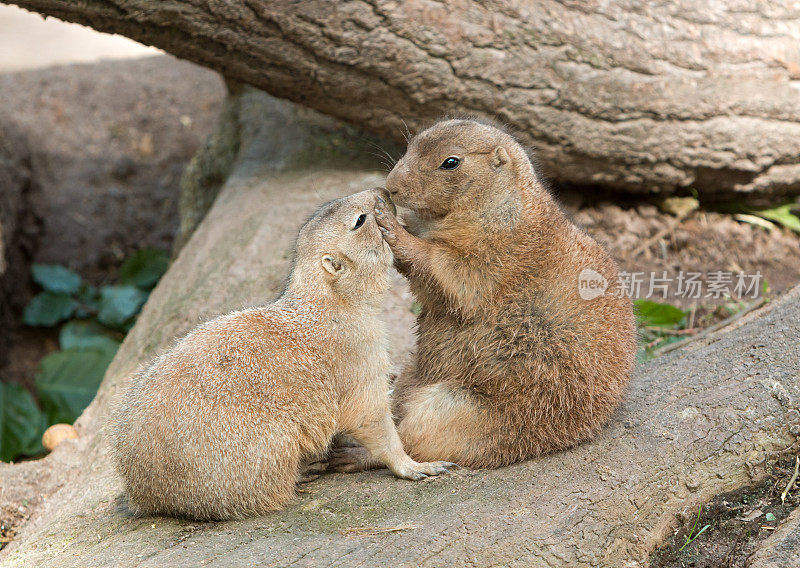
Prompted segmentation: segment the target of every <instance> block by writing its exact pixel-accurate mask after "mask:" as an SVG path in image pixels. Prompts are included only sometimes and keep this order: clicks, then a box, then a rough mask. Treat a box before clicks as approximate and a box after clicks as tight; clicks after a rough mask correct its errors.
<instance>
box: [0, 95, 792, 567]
mask: <svg viewBox="0 0 800 568" xmlns="http://www.w3.org/2000/svg"><path fill="white" fill-rule="evenodd" d="M247 96H250V97H255V98H256V100H255V101H251V102H250V103H248V104H247V105H246V106H247V108H249V109H250V111H248V112H256V113H259V114H262V116H263V113H264V112H267V111H269V112H273V113H277V114H274V115H273V118H274V120H272V119H271V120H270V121H268V122H270V123H271V124H273V125H275V126H276V127H280V131H281V132H282V133H283V134H284V136H285V138H286V140H290V141H292V143H291V148H290V149H289V150H286V152H288V153H283V154H280V153H279V152H272V153H270V152H265V148H272V149H274V150H277V148H276V147H275V146H274V135H271V134H272V131H273V128H267V129H264V130H263V131H261V132H260V133H259V132H257V133H254V134H253V135H252V136H245V137H243V138H242V139H241V140H242V142H241V145H240V157H239V159H238V161H237V164H236V166H235V168H234V172H233V175H232V177H231V178H230V179H229V181H228V182H227V184H226V185H225V187H224V188H223V190H222V192H221V193H220V195H219V196H218V198H217V199H216V201H215V203H214V205H213V207H212V208H211V210H210V212H209V214H208V215H207V216H206V218H205V219H204V220H203V221H202V223H201V224H200V226H199V227H198V229H197V230H196V231H195V233H194V234H193V235H192V237H191V238H190V239H189V241H188V243H187V244H186V245H185V247H184V248H183V249H182V250H181V253H180V255H179V256H178V258H177V259H176V260H175V262H174V263H173V265H172V267H171V268H170V270H169V272H168V273H167V275H166V276H165V277H164V279H163V280H162V281H161V283H159V285H158V287H157V288H156V290H155V291H154V293H153V295H152V296H151V299H150V300H149V301H148V303H147V305H146V306H145V308H144V311H143V312H142V315H141V316H140V318H139V320H138V322H137V324H136V326H135V327H134V329H133V330H132V331H131V333H130V334H129V335H128V337H127V338H126V340H125V343H124V344H123V346H122V348H121V350H120V352H119V354H118V355H117V357H116V358H115V360H114V362H113V363H112V365H111V367H110V368H109V370H108V372H107V375H106V378H105V381H104V383H103V385H102V387H101V389H100V392H99V393H98V396H97V398H96V399H95V401H94V402H93V403H92V405H91V406H90V407H89V408H88V409H87V410H86V412H85V413H84V415H83V416H82V417H81V418H80V420H79V421H78V423H77V427H78V429H79V431H80V433H81V438H80V440H78V441H77V442H74V443H73V442H67V443H65V444H64V445H63V446H61V447H59V448H58V449H57V450H56V451H55V452H54V453H53V454H52V455H50V456H49V457H47V458H46V459H44V460H40V461H38V462H28V463H22V464H18V465H0V479H2V480H3V485H4V486H5V487H17V488H18V489H17V490H16V492H10V493H9V492H4V493H0V506H2V507H6V508H8V509H14V510H16V509H17V508H18V507H20V506H22V505H24V506H28V507H32V508H33V509H34V512H33V516H32V517H31V518H30V520H29V521H28V522H27V523H26V524H25V525H23V526H22V527H21V528H20V531H19V535H18V537H17V539H16V540H15V541H14V542H12V543H11V544H10V545H9V546H8V547H7V549H5V550H3V551H2V552H0V563H2V565H3V566H4V567H8V568H10V567H17V566H19V567H28V566H48V567H53V568H55V567H62V566H80V567H83V566H93V567H100V566H143V567H157V566H164V567H167V566H170V567H171V566H183V565H185V566H197V565H209V566H224V567H237V566H251V565H263V566H289V565H292V566H356V565H364V566H430V567H435V566H467V565H469V566H498V565H503V566H559V567H560V566H575V567H584V566H586V567H588V566H593V567H598V566H599V567H609V568H611V567H613V568H621V567H640V566H645V565H646V563H647V557H648V554H649V552H650V551H651V550H652V549H653V548H654V546H656V545H657V544H658V543H659V542H661V540H662V539H663V537H664V536H665V535H666V534H667V533H668V532H669V531H670V529H671V528H672V527H674V525H675V522H676V521H675V515H676V513H679V512H681V511H688V510H696V507H697V504H698V503H701V502H704V501H706V500H707V499H709V498H710V497H711V496H713V495H715V494H717V493H720V492H723V491H727V490H731V489H733V488H737V487H740V486H742V485H745V484H748V483H749V482H750V481H751V480H752V476H757V475H758V474H759V471H761V468H760V466H759V464H763V463H764V461H765V460H766V459H768V458H769V457H770V456H773V455H775V454H776V453H778V452H781V451H783V450H785V449H786V448H789V447H791V446H792V444H796V442H797V440H796V434H797V432H798V431H800V413H798V408H797V405H798V401H800V380H798V377H800V361H798V357H797V344H798V341H800V288H796V289H795V290H793V291H792V292H790V293H789V294H787V295H786V296H785V297H784V298H783V299H782V300H779V301H778V302H776V303H774V304H772V305H770V306H769V307H768V308H767V309H766V310H764V311H762V313H761V314H760V317H749V318H748V320H747V321H743V322H742V323H741V325H740V326H739V327H737V328H736V329H734V330H731V331H729V332H727V333H723V334H717V335H715V336H713V337H711V338H708V339H706V340H704V341H703V342H699V341H698V342H696V343H695V344H694V345H693V346H692V347H691V348H689V349H685V350H679V351H676V352H674V353H671V354H669V355H667V356H664V357H662V358H660V359H658V360H656V361H654V362H652V363H650V364H648V365H645V366H643V367H641V368H640V369H639V370H638V372H637V375H636V377H635V380H634V381H633V383H632V386H631V390H630V393H629V395H628V398H627V401H626V402H625V404H624V406H623V408H622V409H621V410H620V411H619V412H618V413H617V415H616V416H615V418H614V419H613V421H612V423H611V424H610V425H609V427H608V428H607V429H606V431H605V432H604V433H603V434H602V435H601V436H600V437H599V438H598V439H596V440H595V441H593V442H591V443H588V444H584V445H582V446H580V447H578V448H575V449H573V450H570V451H567V452H561V453H558V454H554V455H550V456H546V457H544V458H541V459H536V460H531V461H528V462H525V463H522V464H518V465H515V466H512V467H507V468H503V469H499V470H494V471H461V472H457V473H454V474H453V475H449V476H445V477H442V478H440V479H434V480H430V481H427V482H421V483H411V482H406V481H402V480H397V479H394V478H393V477H391V476H390V475H388V474H387V473H386V472H385V471H384V472H369V473H364V474H353V475H341V474H336V475H326V476H323V477H322V478H321V479H320V480H318V481H316V482H314V483H312V484H309V485H306V486H303V488H302V493H301V494H300V495H299V497H298V500H297V502H296V503H295V504H293V505H291V506H290V507H289V508H288V509H287V510H286V511H283V512H280V513H277V514H274V515H270V516H266V517H262V518H258V519H252V520H248V521H242V522H230V523H192V522H186V521H179V520H172V519H164V518H144V519H134V518H130V517H129V516H127V515H126V513H125V512H124V509H123V508H122V507H121V506H120V502H121V487H120V482H119V479H118V478H117V477H116V475H115V474H114V472H113V469H112V468H111V465H110V460H109V456H108V452H107V449H106V437H105V435H104V433H103V424H104V421H105V417H106V415H107V409H108V404H109V400H110V399H111V398H112V397H113V395H114V393H115V392H116V391H117V389H118V386H119V385H120V384H121V383H122V382H123V381H125V380H126V378H127V377H128V376H129V375H130V374H131V373H132V372H133V371H134V370H135V369H136V367H137V366H138V365H140V364H142V363H143V362H145V361H147V360H148V359H150V358H151V357H152V356H153V355H154V354H156V353H157V352H158V351H159V350H160V349H163V348H164V347H166V346H168V345H169V344H170V343H171V341H172V340H173V338H174V337H176V336H178V335H180V334H182V333H184V332H186V331H187V330H188V329H190V328H191V327H193V326H194V325H196V324H197V323H198V322H199V321H201V320H203V319H205V318H207V317H210V316H213V315H215V314H218V313H221V312H224V311H226V310H230V309H234V308H238V307H240V306H242V305H245V304H250V303H252V302H258V301H265V300H268V299H269V298H271V297H272V296H273V295H274V294H275V293H276V292H277V290H278V289H279V287H280V285H281V282H282V279H283V277H284V275H285V273H286V271H287V269H288V252H289V249H290V247H291V244H292V239H293V235H294V231H295V230H296V228H297V227H298V226H299V224H300V223H301V222H302V220H303V218H304V217H305V216H306V215H307V214H308V213H309V212H310V211H311V210H313V209H314V207H316V206H317V205H318V204H319V202H320V201H322V200H323V199H327V198H330V197H333V196H336V195H341V194H347V193H351V192H353V191H357V190H360V189H363V188H366V187H370V186H371V185H373V184H376V183H380V182H381V181H382V177H381V176H380V175H379V174H377V173H375V172H370V171H366V170H353V169H348V170H335V169H317V170H314V169H309V168H308V167H306V166H304V167H303V168H300V169H298V168H297V166H298V165H299V164H306V163H307V157H308V156H309V155H313V156H317V155H320V154H321V153H322V148H329V149H330V148H335V149H336V152H335V153H336V155H338V156H340V157H342V158H344V162H346V163H348V164H349V163H351V157H350V152H349V151H346V150H345V151H342V150H341V148H342V147H343V146H344V147H346V146H347V145H348V142H347V140H348V138H347V137H346V136H342V135H341V134H340V133H337V131H336V130H330V129H328V128H327V127H326V126H324V124H322V123H317V124H315V125H314V126H313V127H312V128H310V129H308V128H306V127H305V126H298V125H300V124H302V123H301V121H300V119H299V115H298V114H297V113H300V112H302V111H297V110H289V111H287V110H286V107H283V106H282V105H279V104H277V103H275V102H274V101H270V100H269V99H262V100H260V102H259V101H258V95H256V94H254V93H251V94H249V95H247ZM281 109H283V110H281ZM280 113H283V115H280ZM246 115H247V112H245V114H244V115H241V116H246ZM287 123H288V125H287ZM321 124H322V125H321ZM325 140H327V141H328V142H324V141H325ZM332 141H333V142H332ZM358 144H361V141H360V139H357V142H356V147H355V148H356V149H357V148H358ZM270 145H272V146H270ZM351 148H353V147H351ZM260 156H261V157H263V156H272V158H274V159H276V160H277V161H274V160H270V159H268V160H267V161H266V162H265V161H264V159H263V158H260ZM335 162H336V160H331V163H333V164H335ZM265 172H271V173H268V174H267V173H265ZM410 303H411V298H410V297H409V296H408V293H407V290H406V289H405V287H404V285H403V283H402V280H401V279H400V278H399V277H397V279H396V280H395V283H394V287H393V291H392V294H391V295H390V301H389V306H388V308H387V312H386V314H387V318H389V320H390V322H391V325H390V329H391V330H392V341H391V344H392V346H393V357H394V360H395V361H399V360H400V359H401V358H402V356H403V354H405V353H407V352H408V350H409V349H410V346H411V345H412V338H411V320H412V315H411V314H410V311H409V307H410ZM26 484H27V485H26ZM19 488H22V489H21V490H20V489H19ZM797 521H798V516H797V515H795V516H794V520H793V521H791V522H792V523H794V524H787V525H786V527H787V528H785V529H782V530H781V531H780V532H779V534H777V535H776V537H775V539H774V542H773V545H772V547H771V549H770V550H764V551H763V555H762V558H763V559H766V560H764V562H765V563H764V564H761V566H762V567H766V566H780V565H781V564H769V563H768V561H769V558H771V556H770V553H775V551H778V552H780V549H781V546H784V545H785V543H786V542H787V539H791V538H795V537H796V535H797V531H798V530H799V529H798V522H797ZM390 528H402V529H403V530H397V531H396V532H383V533H381V532H380V529H390ZM351 529H361V530H356V531H353V530H351ZM376 529H377V532H375V531H376ZM370 531H373V532H370ZM791 531H794V537H793V536H792V532H791ZM781 539H782V540H781ZM790 552H791V549H790Z"/></svg>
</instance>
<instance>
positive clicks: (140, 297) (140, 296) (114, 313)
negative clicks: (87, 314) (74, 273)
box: [97, 286, 147, 329]
mask: <svg viewBox="0 0 800 568" xmlns="http://www.w3.org/2000/svg"><path fill="white" fill-rule="evenodd" d="M145 300H147V293H146V292H142V291H141V290H139V289H138V288H136V287H135V286H104V287H103V289H102V290H100V313H98V314H97V319H98V321H99V322H100V323H102V324H103V325H107V326H109V327H113V328H123V329H124V328H125V323H126V322H127V321H128V320H129V319H131V318H132V317H133V316H135V315H136V314H137V313H139V310H140V309H141V308H142V304H144V302H145Z"/></svg>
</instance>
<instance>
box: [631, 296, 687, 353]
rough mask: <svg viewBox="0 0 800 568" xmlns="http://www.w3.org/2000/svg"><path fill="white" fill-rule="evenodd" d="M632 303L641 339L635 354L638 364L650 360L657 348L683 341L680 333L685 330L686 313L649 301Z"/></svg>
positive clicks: (671, 306)
mask: <svg viewBox="0 0 800 568" xmlns="http://www.w3.org/2000/svg"><path fill="white" fill-rule="evenodd" d="M633 303H634V307H635V310H636V323H637V325H638V326H639V337H640V339H641V342H640V344H639V349H638V351H637V354H636V357H637V359H638V360H639V361H640V362H644V361H649V360H650V359H652V358H653V357H654V351H655V349H656V348H657V347H663V346H665V345H669V344H670V343H675V342H677V341H681V340H683V339H684V334H682V333H680V331H681V330H684V329H685V328H686V312H684V311H683V310H681V309H680V308H677V307H675V306H673V305H671V304H665V303H660V302H653V301H650V300H634V302H633Z"/></svg>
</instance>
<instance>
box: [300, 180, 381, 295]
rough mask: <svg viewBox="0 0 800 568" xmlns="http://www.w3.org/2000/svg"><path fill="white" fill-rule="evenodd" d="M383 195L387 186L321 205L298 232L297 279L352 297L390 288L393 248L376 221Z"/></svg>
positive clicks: (306, 284)
mask: <svg viewBox="0 0 800 568" xmlns="http://www.w3.org/2000/svg"><path fill="white" fill-rule="evenodd" d="M378 195H380V196H381V197H383V198H384V199H385V200H388V193H387V192H386V190H384V189H370V190H367V191H361V192H359V193H355V194H353V195H349V196H347V197H342V198H341V199H334V200H333V201H329V202H328V203H325V204H324V205H322V206H321V207H320V208H319V209H317V211H316V212H315V213H314V214H313V215H312V216H311V217H310V218H309V219H308V221H306V223H305V224H304V225H303V226H302V227H301V229H300V233H299V234H298V236H297V244H296V252H295V266H294V270H293V274H292V284H294V285H297V286H303V287H306V288H308V287H309V286H313V287H319V286H326V287H330V288H332V289H333V290H334V291H335V292H336V293H338V294H340V295H341V296H343V297H351V299H357V298H358V297H359V296H360V295H364V294H366V295H370V294H372V293H382V292H384V291H385V289H386V287H387V286H388V270H389V266H390V265H391V262H392V253H391V251H390V249H389V247H388V246H387V245H386V243H385V242H384V240H383V237H382V236H381V231H380V229H379V228H378V224H377V223H376V221H375V214H374V209H375V204H376V199H377V196H378ZM364 299H369V298H364Z"/></svg>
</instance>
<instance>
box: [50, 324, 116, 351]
mask: <svg viewBox="0 0 800 568" xmlns="http://www.w3.org/2000/svg"><path fill="white" fill-rule="evenodd" d="M58 342H59V344H60V345H61V349H73V348H76V347H77V348H83V347H89V348H94V349H102V350H104V351H112V352H116V351H117V349H118V348H119V341H117V340H116V339H114V338H113V337H111V336H110V335H109V333H108V331H107V330H106V329H105V328H103V327H102V326H101V325H99V324H97V323H95V322H92V321H71V322H67V323H65V324H64V326H63V327H62V328H61V331H60V332H59V334H58Z"/></svg>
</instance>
